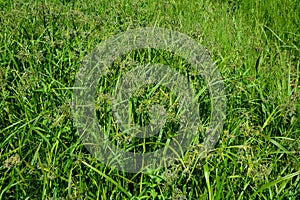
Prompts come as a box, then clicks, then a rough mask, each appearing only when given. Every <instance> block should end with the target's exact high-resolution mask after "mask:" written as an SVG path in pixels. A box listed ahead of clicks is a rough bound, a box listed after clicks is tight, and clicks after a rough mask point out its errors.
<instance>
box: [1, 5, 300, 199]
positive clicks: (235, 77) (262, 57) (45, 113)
mask: <svg viewBox="0 0 300 200" xmlns="http://www.w3.org/2000/svg"><path fill="white" fill-rule="evenodd" d="M299 13H300V6H299V3H298V2H297V1H296V0H278V1H272V0H266V1H259V2H258V1H250V0H236V1H230V0H228V1H220V0H218V1H211V2H209V1H187V0H183V1H150V0H143V1H137V0H129V1H116V0H111V1H91V0H87V1H58V0H53V1H33V0H28V1H25V0H24V1H1V2H0V110H1V112H0V199H28V198H29V199H297V197H299V196H300V169H299V167H300V165H299V163H300V160H299V159H300V155H299V152H300V141H299V136H300V131H299V130H300V125H299V124H300V123H299V117H300V113H299V111H300V110H299V109H300V107H299V106H300V102H299V97H300V93H299V90H300V87H299V85H300V84H299V81H300V79H299V77H300V62H299V55H300V54H299V48H300V30H299V29H300V24H299V22H300V16H299ZM149 26H150V27H151V26H156V27H162V28H169V29H172V30H176V31H179V32H182V33H185V34H187V35H189V36H190V37H192V38H193V39H195V40H196V41H198V43H199V44H201V45H203V46H205V47H206V48H207V49H208V50H209V51H210V53H211V56H212V58H213V60H214V61H215V63H216V65H217V67H218V69H219V70H220V72H221V74H222V76H223V78H224V82H225V86H226V92H227V100H228V102H227V106H228V108H227V116H226V124H225V127H224V129H223V132H222V133H221V135H220V138H219V141H218V143H217V145H216V148H215V149H214V150H213V151H212V152H210V153H209V154H208V156H207V157H206V158H205V159H201V158H199V156H198V155H199V152H198V151H199V148H198V147H199V146H198V145H197V144H194V146H192V147H191V150H190V151H189V152H186V153H185V155H184V158H182V159H180V160H177V161H176V162H174V164H173V165H171V166H169V167H164V168H162V169H160V170H157V171H155V172H152V173H136V174H130V173H125V172H121V171H117V170H116V169H113V168H110V167H109V166H105V165H103V164H102V163H101V162H99V161H98V160H97V159H96V158H94V157H93V156H91V155H90V154H89V152H88V151H87V150H86V149H85V147H84V145H83V143H82V141H81V140H80V138H79V137H78V135H77V134H76V127H75V125H74V122H73V116H72V111H71V106H72V102H71V99H72V89H71V88H72V86H73V84H74V80H75V76H76V73H77V71H78V69H79V67H80V66H81V62H82V60H83V59H84V58H85V56H87V55H88V54H89V53H90V52H91V51H92V49H93V48H95V47H96V46H97V45H98V44H99V43H100V42H101V41H104V40H105V39H107V38H109V37H111V36H113V35H115V34H117V33H120V32H122V31H126V30H127V29H130V28H137V27H149ZM140 55H142V57H140V59H141V60H142V59H143V58H150V60H152V62H154V61H159V62H164V60H166V59H167V60H168V61H170V63H171V64H172V63H173V64H174V63H176V62H175V61H176V60H175V61H174V60H173V61H172V59H174V57H172V55H170V54H168V53H166V52H163V51H152V52H150V53H149V54H142V53H141V54H140ZM130 56H132V54H129V55H128V57H130ZM133 57H134V56H133ZM125 60H126V59H125ZM147 61H148V60H147ZM115 64H116V69H117V68H118V66H121V65H122V62H121V63H120V65H118V63H115ZM177 64H178V63H177ZM125 67H126V66H125ZM184 69H185V68H184V65H182V66H180V65H179V69H178V70H183V71H184ZM118 75H119V74H118V72H117V70H116V72H115V73H112V77H111V79H112V80H114V79H115V78H117V77H118ZM108 78H109V77H108ZM106 81H107V80H106ZM194 83H195V84H198V85H199V87H200V86H201V84H200V83H201V80H198V79H197V80H194ZM103 84H104V85H102V86H103V87H104V86H105V80H103ZM106 89H107V88H106ZM205 94H206V93H204V94H203V95H202V96H201V98H200V99H199V102H203V103H202V104H201V105H202V106H203V108H206V107H207V105H209V96H208V95H205ZM158 95H159V94H158ZM146 100H147V99H146ZM146 100H145V101H144V102H146ZM150 100H151V99H150ZM154 100H155V99H154ZM152 101H153V99H152ZM102 108H103V107H102ZM104 108H106V107H104ZM201 112H202V114H203V115H202V116H203V121H204V122H207V118H209V115H208V114H207V112H209V110H205V109H203V110H202V111H201V109H200V114H201ZM99 118H100V117H99ZM100 119H102V118H100ZM102 120H104V121H105V120H109V119H106V118H105V117H104V118H103V119H102ZM102 122H103V121H102ZM102 122H101V120H100V122H99V123H102ZM204 124H205V123H204ZM169 128H172V127H169ZM112 130H113V129H112ZM112 134H120V133H117V132H113V133H112ZM120 138H122V137H120ZM202 139H203V135H200V136H199V140H200V141H201V140H202ZM116 142H119V143H120V144H121V145H124V141H123V140H121V139H119V140H118V141H116ZM133 144H135V143H133ZM126 145H129V146H130V144H127V143H125V146H126ZM131 145H132V144H131ZM154 147H155V146H153V148H154Z"/></svg>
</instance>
